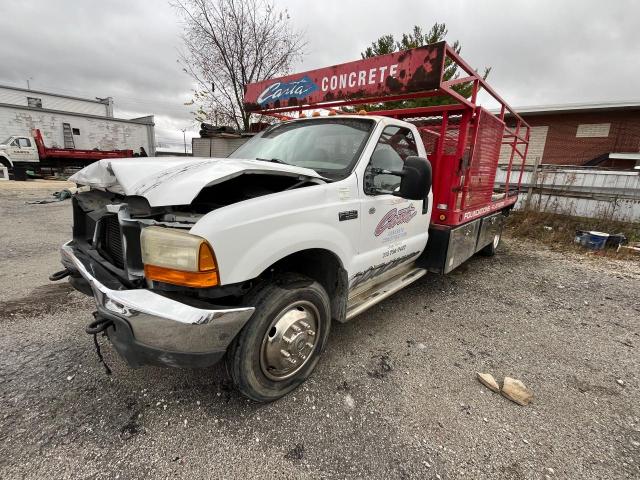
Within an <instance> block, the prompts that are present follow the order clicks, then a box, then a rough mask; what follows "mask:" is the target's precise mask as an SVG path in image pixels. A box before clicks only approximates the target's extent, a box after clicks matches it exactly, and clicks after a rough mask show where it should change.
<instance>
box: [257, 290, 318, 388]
mask: <svg viewBox="0 0 640 480" xmlns="http://www.w3.org/2000/svg"><path fill="white" fill-rule="evenodd" d="M319 319H320V313H319V312H318V309H317V308H316V307H315V306H314V305H313V304H312V303H311V302H307V301H299V302H295V303H292V304H290V305H288V306H287V307H285V308H284V309H283V310H282V311H281V312H280V313H279V314H278V315H276V318H275V320H273V322H271V325H269V328H268V329H267V331H266V332H265V335H264V338H263V339H262V346H261V347H260V368H261V369H262V373H264V374H265V376H266V377H267V378H269V379H271V380H275V381H280V380H285V379H287V378H290V377H292V376H293V375H295V374H296V373H298V372H299V371H300V370H301V369H302V367H304V366H305V365H306V364H307V362H308V361H309V359H310V358H311V356H312V355H313V352H314V351H315V349H316V346H317V344H318V327H319Z"/></svg>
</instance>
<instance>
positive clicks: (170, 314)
mask: <svg viewBox="0 0 640 480" xmlns="http://www.w3.org/2000/svg"><path fill="white" fill-rule="evenodd" d="M60 253H61V257H62V258H61V261H62V264H63V265H64V266H65V267H66V268H67V269H68V270H70V271H72V272H74V273H76V277H77V274H79V275H80V276H81V277H82V278H83V279H84V280H85V281H86V282H87V283H88V284H89V286H90V288H91V290H92V291H93V296H94V298H95V300H96V304H97V308H98V315H100V316H103V317H106V318H109V319H111V320H113V321H114V327H115V328H110V329H109V330H108V331H107V333H108V335H109V338H110V339H111V340H112V343H113V344H114V346H115V347H116V350H118V352H119V353H120V354H121V355H122V356H123V357H125V359H126V360H127V361H128V363H129V364H130V365H132V366H140V365H143V364H161V365H168V366H175V367H193V366H206V365H210V364H212V363H215V362H216V361H217V360H219V359H220V358H221V357H222V356H223V355H224V352H225V351H226V349H227V347H228V346H229V344H230V343H231V341H232V340H233V339H234V338H235V336H236V335H237V334H238V333H239V332H240V330H241V329H242V327H243V326H244V325H245V323H246V322H247V321H248V320H249V318H250V317H251V315H253V312H254V308H253V307H248V308H232V309H215V310H214V309H202V308H196V307H193V306H191V305H187V304H185V303H182V302H179V301H176V300H173V299H170V298H167V297H164V296H162V295H159V294H157V293H154V292H152V291H151V290H147V289H131V290H124V289H122V290H120V289H114V288H109V287H107V286H106V285H105V283H108V284H109V285H110V286H111V287H114V286H116V285H117V283H116V282H117V281H116V280H115V277H114V276H113V275H111V274H110V273H109V272H108V271H107V270H105V269H104V267H101V266H100V264H99V263H98V262H96V261H95V260H93V259H91V258H90V257H88V256H87V255H86V254H84V253H83V252H82V251H80V250H78V249H77V247H74V245H73V241H71V242H68V243H66V244H65V245H63V246H62V248H61V252H60ZM122 288H123V287H122Z"/></svg>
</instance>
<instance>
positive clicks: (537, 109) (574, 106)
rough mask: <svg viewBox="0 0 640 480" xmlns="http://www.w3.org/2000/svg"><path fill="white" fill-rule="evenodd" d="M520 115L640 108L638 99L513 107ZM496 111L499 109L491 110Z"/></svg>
mask: <svg viewBox="0 0 640 480" xmlns="http://www.w3.org/2000/svg"><path fill="white" fill-rule="evenodd" d="M513 110H514V111H515V112H517V113H519V114H520V115H529V116H532V115H546V114H550V113H551V114H553V113H576V112H579V113H587V112H600V111H621V110H640V100H629V101H625V102H594V103H563V104H551V105H531V106H523V107H515V108H514V109H513ZM491 111H492V112H493V113H498V112H499V110H491Z"/></svg>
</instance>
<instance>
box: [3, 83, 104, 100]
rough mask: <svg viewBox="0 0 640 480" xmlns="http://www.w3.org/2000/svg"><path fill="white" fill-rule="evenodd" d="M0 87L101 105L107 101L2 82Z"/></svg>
mask: <svg viewBox="0 0 640 480" xmlns="http://www.w3.org/2000/svg"><path fill="white" fill-rule="evenodd" d="M0 88H6V89H7V90H17V91H19V92H27V93H36V94H39V95H49V96H51V97H60V98H69V99H71V100H81V101H83V102H92V103H100V104H103V105H106V104H107V103H108V101H107V99H106V98H105V99H103V100H98V99H97V98H82V97H74V96H72V95H63V94H60V93H53V92H45V91H43V90H32V89H30V88H22V87H15V86H13V85H2V84H0Z"/></svg>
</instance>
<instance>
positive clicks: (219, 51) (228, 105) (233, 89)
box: [172, 0, 306, 130]
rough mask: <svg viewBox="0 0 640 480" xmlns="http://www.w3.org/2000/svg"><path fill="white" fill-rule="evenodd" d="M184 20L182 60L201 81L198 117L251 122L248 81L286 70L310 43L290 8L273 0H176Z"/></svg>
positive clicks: (197, 95)
mask: <svg viewBox="0 0 640 480" xmlns="http://www.w3.org/2000/svg"><path fill="white" fill-rule="evenodd" d="M172 5H173V6H174V7H176V9H177V10H178V12H179V14H180V15H181V17H182V18H183V20H184V32H183V35H182V37H183V40H184V45H185V50H184V52H182V54H181V59H180V63H181V64H182V66H183V68H184V71H185V72H187V73H188V74H189V75H191V77H193V79H194V80H195V81H196V82H197V85H198V88H197V89H196V90H195V91H194V97H193V101H192V104H195V105H197V106H198V111H197V112H196V119H198V120H199V121H213V122H215V123H218V122H225V123H231V124H232V125H235V126H236V127H237V128H238V129H242V130H247V129H248V128H249V117H250V113H247V112H246V111H245V110H244V106H243V104H242V100H243V97H244V88H245V85H247V84H249V83H253V82H258V81H260V80H265V79H268V78H272V77H275V76H280V75H284V74H287V73H288V72H289V70H290V68H291V66H292V64H293V63H294V62H295V61H296V60H298V59H299V58H300V57H301V56H302V49H303V48H304V47H305V45H306V44H305V42H304V38H303V35H302V33H301V32H299V31H296V30H294V29H293V28H292V27H291V23H290V22H291V20H290V17H289V14H288V13H287V11H286V10H279V11H278V10H276V9H275V7H274V5H273V3H271V1H270V0H173V1H172Z"/></svg>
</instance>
